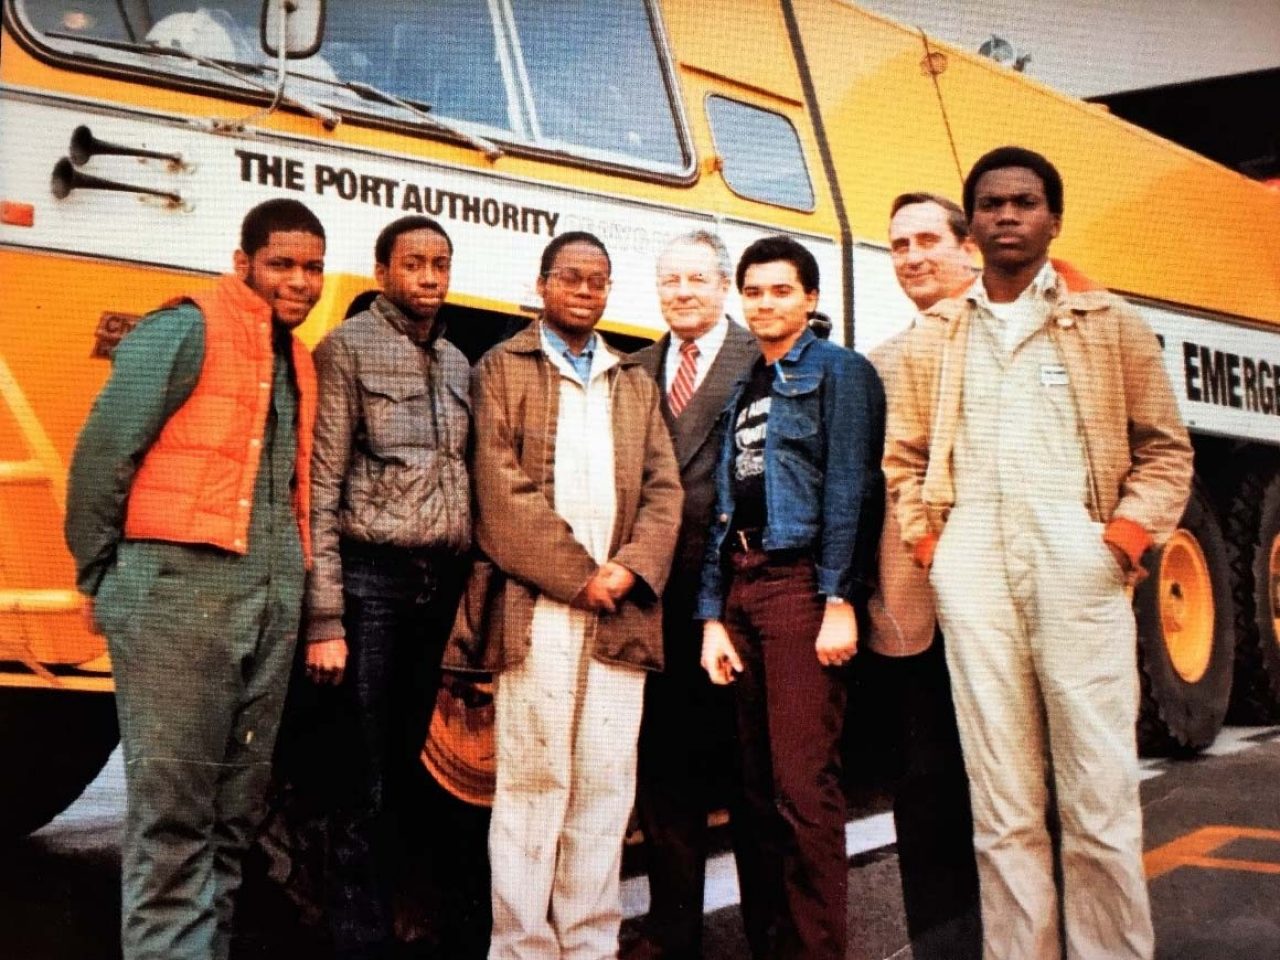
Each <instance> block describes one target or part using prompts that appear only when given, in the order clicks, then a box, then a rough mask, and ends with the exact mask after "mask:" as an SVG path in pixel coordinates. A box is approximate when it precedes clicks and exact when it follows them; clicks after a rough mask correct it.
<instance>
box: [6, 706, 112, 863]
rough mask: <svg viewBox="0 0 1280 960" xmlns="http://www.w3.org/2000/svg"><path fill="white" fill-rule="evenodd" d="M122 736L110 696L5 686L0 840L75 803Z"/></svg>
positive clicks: (26, 830) (21, 832) (24, 831)
mask: <svg viewBox="0 0 1280 960" xmlns="http://www.w3.org/2000/svg"><path fill="white" fill-rule="evenodd" d="M119 740H120V733H119V729H118V727H117V726H116V704H115V698H114V697H112V696H111V695H110V694H103V693H64V692H61V691H57V690H29V689H14V688H5V689H0V769H3V770H4V778H3V782H4V788H3V789H0V839H12V838H16V837H22V836H26V835H27V834H28V833H30V832H31V831H32V830H35V829H37V828H39V827H42V826H44V825H45V824H46V823H48V822H49V821H50V820H52V819H53V818H54V817H56V816H57V815H58V814H59V813H61V812H62V811H63V810H65V809H66V808H67V807H68V806H70V805H71V802H72V801H73V800H75V799H76V797H78V796H80V794H81V793H83V792H84V788H85V787H87V786H88V785H89V784H90V782H92V780H93V778H94V777H96V776H97V775H98V771H100V770H101V769H102V767H103V764H105V763H106V762H107V758H108V757H109V756H111V751H112V750H114V749H115V746H116V743H118V742H119Z"/></svg>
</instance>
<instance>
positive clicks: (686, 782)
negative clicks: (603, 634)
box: [623, 230, 759, 960]
mask: <svg viewBox="0 0 1280 960" xmlns="http://www.w3.org/2000/svg"><path fill="white" fill-rule="evenodd" d="M732 270H733V268H732V264H731V262H730V260H729V252H728V250H726V249H725V245H724V242H723V241H722V240H721V239H720V238H719V237H718V236H716V235H715V234H713V233H709V232H707V231H703V230H698V231H695V232H693V233H687V234H682V235H681V236H678V237H676V238H675V239H673V240H672V241H671V242H670V243H668V244H667V246H666V248H665V249H664V250H663V251H662V253H661V254H660V255H659V257H658V261H657V283H658V302H659V304H660V306H661V308H662V317H663V319H664V320H665V321H666V323H667V326H668V327H669V328H670V332H669V333H668V334H666V335H665V336H663V337H662V338H661V339H659V340H658V341H657V342H655V343H653V344H651V345H650V346H648V347H646V348H644V349H643V350H641V351H640V352H639V353H637V354H636V358H637V359H638V360H639V361H640V363H641V365H642V366H643V367H644V368H645V369H646V370H648V371H649V373H650V374H651V375H652V376H653V378H654V380H655V381H656V382H657V384H658V386H659V388H660V389H661V391H662V395H663V399H662V415H663V417H664V418H665V419H666V421H667V426H668V427H669V428H670V430H671V438H672V440H673V442H674V444H675V450H676V459H677V460H678V461H679V464H680V481H681V484H682V485H683V487H684V494H685V499H684V514H683V521H682V525H681V530H680V540H679V543H678V545H677V547H676V555H675V561H674V563H673V564H672V570H671V577H670V578H669V580H668V582H667V590H666V594H665V595H664V597H663V605H664V610H663V623H664V629H663V633H664V645H665V648H666V649H665V654H666V669H665V672H663V673H661V674H651V675H650V676H649V677H648V681H647V686H646V688H645V703H644V720H643V723H642V726H641V732H640V770H639V790H638V793H637V805H636V809H637V813H638V814H639V817H640V825H641V827H642V829H643V830H644V834H645V839H646V840H647V843H648V861H649V892H650V908H649V917H648V923H647V926H646V929H645V935H644V937H643V938H642V939H640V940H638V941H636V942H635V943H633V944H631V945H630V946H629V948H628V949H627V950H626V951H625V952H624V954H623V956H624V957H627V958H629V960H630V958H647V957H662V958H682V960H683V958H694V957H699V956H701V949H702V889H703V883H704V878H705V862H706V853H707V812H708V807H709V806H710V804H711V801H712V797H711V794H712V792H713V786H714V784H715V782H716V780H717V779H720V780H723V779H724V766H725V762H726V758H727V757H728V756H729V752H728V751H726V750H723V749H719V747H721V746H722V745H723V744H724V743H725V742H726V741H727V740H728V738H729V737H731V736H732V733H731V730H732V714H731V705H730V703H729V701H728V700H727V699H726V697H725V693H726V691H723V690H719V689H716V688H714V687H712V685H711V684H710V683H708V681H707V678H706V675H705V674H704V673H703V672H702V670H701V668H700V667H699V665H698V657H699V653H700V651H701V648H702V626H701V624H700V623H695V622H694V621H693V608H694V601H695V599H696V596H697V590H698V577H699V573H700V571H701V568H702V560H703V554H704V552H705V550H706V543H707V530H708V525H709V523H710V519H711V508H712V502H713V500H714V499H715V484H714V482H713V478H712V472H713V470H714V468H715V463H716V455H717V454H718V453H719V449H720V436H721V434H720V429H721V427H720V413H721V411H722V410H723V409H724V406H725V404H726V403H727V402H728V400H729V397H730V395H731V394H732V393H733V387H734V384H735V383H737V381H738V379H739V378H740V377H741V376H742V375H744V374H745V373H746V371H747V370H748V369H750V367H751V364H752V362H753V361H754V360H755V358H756V357H757V356H759V350H758V348H757V347H756V344H755V338H753V337H752V336H751V334H750V333H748V332H747V330H746V329H745V328H744V327H742V326H741V325H740V324H737V323H734V322H733V321H732V320H730V319H729V318H728V317H727V316H726V315H725V312H724V301H725V297H726V296H727V295H728V293H729V283H730V278H731V276H732Z"/></svg>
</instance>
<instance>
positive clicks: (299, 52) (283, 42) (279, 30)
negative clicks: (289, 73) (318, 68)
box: [261, 0, 324, 60]
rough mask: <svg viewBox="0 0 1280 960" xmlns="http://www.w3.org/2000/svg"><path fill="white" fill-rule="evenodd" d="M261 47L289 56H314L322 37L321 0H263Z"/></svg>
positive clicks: (322, 3)
mask: <svg viewBox="0 0 1280 960" xmlns="http://www.w3.org/2000/svg"><path fill="white" fill-rule="evenodd" d="M261 32H262V49H263V50H265V51H266V52H267V53H268V54H269V55H271V56H273V57H279V56H280V55H281V51H282V50H283V55H284V56H286V57H288V58H289V59H292V60H301V59H304V58H306V57H310V56H313V55H314V54H315V53H316V52H317V51H318V50H319V49H320V42H321V41H322V40H323V39H324V0H262V31H261Z"/></svg>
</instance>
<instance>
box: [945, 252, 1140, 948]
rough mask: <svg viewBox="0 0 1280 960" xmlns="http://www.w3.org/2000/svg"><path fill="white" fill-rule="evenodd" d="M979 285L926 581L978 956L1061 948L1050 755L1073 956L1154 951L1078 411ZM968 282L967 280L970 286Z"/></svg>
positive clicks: (1128, 614) (1020, 321)
mask: <svg viewBox="0 0 1280 960" xmlns="http://www.w3.org/2000/svg"><path fill="white" fill-rule="evenodd" d="M1053 280H1054V278H1053V272H1052V268H1051V267H1048V266H1047V265H1046V269H1045V271H1044V272H1042V273H1041V275H1040V276H1039V277H1038V278H1037V280H1036V282H1035V283H1033V285H1032V286H1031V287H1029V288H1028V290H1027V291H1024V294H1023V298H1021V299H1020V300H1019V302H1018V304H1017V305H1010V307H1003V308H1002V307H1001V306H999V305H997V307H996V309H997V310H999V311H1000V312H1001V313H1003V314H1007V315H1008V320H1007V322H1002V320H1001V319H999V318H998V317H997V316H996V315H995V314H993V313H992V312H991V310H990V309H989V307H988V306H987V305H986V304H985V303H984V301H985V295H984V294H983V292H982V288H981V282H980V281H979V283H978V284H976V285H975V287H974V291H973V293H976V295H977V299H978V307H977V309H976V310H975V311H974V314H973V323H972V326H971V328H970V331H969V337H970V339H969V343H968V350H967V351H966V353H967V358H966V362H965V371H964V389H963V395H962V405H961V415H960V423H959V428H958V432H957V436H956V444H955V449H954V454H953V456H954V459H953V467H954V476H955V484H956V502H955V507H954V509H953V510H952V512H951V514H950V516H949V518H948V520H947V523H946V526H945V527H944V529H943V533H942V536H941V539H940V541H939V543H938V548H937V551H936V553H935V555H934V561H933V568H932V575H931V582H932V583H933V586H934V588H935V590H936V593H937V599H938V615H939V620H940V622H941V624H942V628H943V631H944V633H945V634H946V636H947V640H948V642H947V648H946V652H947V661H948V666H949V667H950V671H951V677H952V688H953V694H954V698H955V704H956V714H957V719H958V722H959V727H960V736H961V742H962V744H963V747H964V754H965V760H966V765H967V767H968V771H969V777H970V785H971V786H970V789H971V795H972V801H973V814H974V844H975V848H976V852H977V858H978V869H979V876H980V882H981V888H982V915H983V928H984V943H985V948H984V949H985V956H986V957H987V958H989V960H993V958H999V960H1038V958H1046V960H1047V958H1057V957H1058V956H1059V923H1058V903H1057V894H1056V890H1055V887H1054V879H1053V865H1052V856H1053V852H1052V849H1051V847H1050V840H1049V835H1048V832H1047V830H1046V825H1045V811H1046V807H1047V804H1048V799H1049V798H1048V788H1047V779H1046V777H1047V770H1050V771H1051V774H1048V775H1052V776H1053V777H1054V784H1055V788H1056V794H1057V803H1058V809H1059V814H1060V817H1061V820H1062V871H1063V885H1064V890H1063V900H1064V904H1065V922H1066V940H1067V947H1068V950H1067V955H1068V957H1069V958H1080V960H1084V958H1088V960H1099V958H1110V957H1115V958H1120V957H1124V958H1150V957H1151V955H1152V952H1153V949H1154V944H1153V934H1152V927H1151V918H1150V907H1149V902H1148V897H1147V888H1146V881H1145V877H1144V875H1143V869H1142V814H1141V808H1140V806H1139V798H1138V764H1137V748H1136V743H1135V737H1134V722H1135V719H1136V716H1137V710H1138V677H1137V665H1136V658H1135V635H1134V633H1135V631H1134V621H1133V614H1132V611H1131V609H1130V605H1129V600H1128V597H1127V596H1126V594H1125V591H1124V577H1123V574H1122V572H1121V570H1120V567H1119V565H1118V564H1117V563H1116V561H1115V559H1114V558H1113V557H1112V555H1111V553H1110V552H1109V550H1108V548H1107V546H1106V545H1105V544H1104V543H1103V541H1102V530H1103V525H1102V524H1100V523H1095V522H1093V521H1092V520H1091V519H1090V514H1089V511H1088V498H1089V490H1090V484H1089V478H1088V465H1087V462H1086V453H1085V448H1084V442H1083V436H1082V433H1081V424H1080V422H1079V419H1078V413H1077V409H1076V405H1075V402H1074V401H1073V398H1072V393H1071V385H1070V384H1069V383H1068V378H1067V372H1066V368H1065V367H1064V366H1063V363H1062V359H1061V357H1060V356H1059V354H1058V351H1057V348H1056V347H1055V345H1054V343H1053V341H1052V339H1051V337H1050V335H1049V331H1048V328H1047V326H1046V325H1045V320H1046V319H1047V317H1048V310H1049V306H1050V305H1049V303H1048V302H1047V300H1046V291H1052V290H1053V288H1054V282H1053ZM973 293H971V295H973Z"/></svg>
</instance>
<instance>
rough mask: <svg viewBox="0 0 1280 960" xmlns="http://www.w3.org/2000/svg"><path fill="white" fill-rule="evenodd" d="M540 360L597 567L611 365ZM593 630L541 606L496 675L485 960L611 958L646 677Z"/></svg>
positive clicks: (603, 528)
mask: <svg viewBox="0 0 1280 960" xmlns="http://www.w3.org/2000/svg"><path fill="white" fill-rule="evenodd" d="M543 346H544V349H545V348H546V341H545V340H544V342H543ZM547 355H548V356H549V357H550V359H551V361H552V362H553V363H554V364H555V366H556V368H557V369H558V370H559V372H560V377H561V379H560V400H559V417H558V419H557V421H556V442H555V450H556V462H555V508H556V512H557V513H559V514H560V516H562V517H563V518H564V519H565V520H566V521H567V522H568V523H569V526H570V527H571V528H572V529H573V533H574V536H575V537H576V538H577V539H578V541H579V542H580V543H581V544H582V545H583V546H584V547H585V548H586V549H587V552H588V553H590V554H591V556H592V557H593V558H594V559H595V560H596V562H597V563H601V564H603V563H604V562H605V561H606V560H608V559H609V544H610V539H611V537H612V535H613V525H614V514H615V510H616V500H617V498H616V490H615V487H614V453H613V420H612V413H611V408H610V397H609V378H607V377H606V376H604V374H605V371H606V370H608V369H609V368H610V367H612V366H613V365H614V364H615V363H616V362H617V358H616V357H615V356H614V355H613V354H611V353H610V352H609V351H607V350H604V349H597V350H596V351H595V357H594V360H593V362H592V365H591V373H590V379H589V382H588V383H587V384H586V385H585V386H584V385H583V384H582V382H581V381H580V380H579V379H578V376H577V374H576V373H575V372H574V371H573V369H572V368H571V367H570V366H569V365H568V363H567V362H566V361H565V360H564V359H563V358H562V357H560V356H558V355H556V354H555V353H554V352H553V351H550V350H548V351H547ZM595 622H596V615H595V614H594V613H590V612H588V611H584V610H579V609H576V608H574V607H570V606H568V605H566V604H563V603H559V602H557V601H555V600H551V599H549V598H547V597H546V596H541V597H539V598H538V600H537V604H536V606H535V607H534V612H533V624H532V628H531V629H532V642H531V644H530V647H529V653H528V656H527V657H526V658H525V660H524V661H523V662H522V663H520V664H519V665H518V666H516V667H513V668H511V669H509V670H506V671H504V672H503V673H501V674H498V675H497V676H496V677H495V679H494V710H495V719H494V731H495V738H496V749H497V785H496V789H495V794H494V801H493V818H492V820H491V823H490V827H489V859H490V863H491V865H492V870H493V936H492V939H491V941H490V946H489V957H490V960H556V958H562V960H601V958H604V957H614V956H616V955H617V952H618V928H619V927H620V925H621V923H622V906H621V890H620V873H621V867H622V845H623V839H624V837H625V834H626V828H627V819H628V817H629V816H630V813H631V805H632V802H633V801H634V799H635V781H636V742H637V738H638V736H639V732H640V714H641V710H642V707H643V701H644V677H645V675H644V671H642V670H639V669H636V668H627V667H622V666H616V665H613V664H608V663H602V662H600V661H598V660H596V659H595V658H593V657H592V656H591V635H592V631H593V629H594V626H595Z"/></svg>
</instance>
